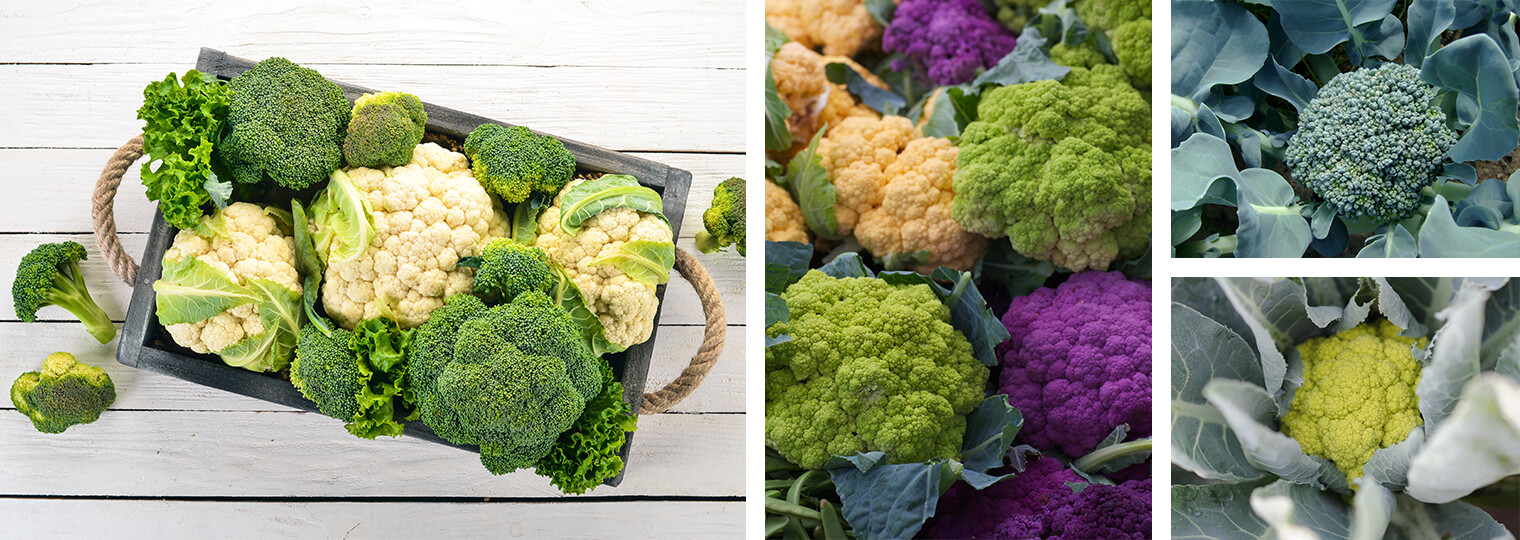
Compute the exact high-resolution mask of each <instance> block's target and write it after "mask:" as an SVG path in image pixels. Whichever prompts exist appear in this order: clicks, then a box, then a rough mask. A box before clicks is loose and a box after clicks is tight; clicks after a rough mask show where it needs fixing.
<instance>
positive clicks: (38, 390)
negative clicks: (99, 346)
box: [11, 352, 116, 433]
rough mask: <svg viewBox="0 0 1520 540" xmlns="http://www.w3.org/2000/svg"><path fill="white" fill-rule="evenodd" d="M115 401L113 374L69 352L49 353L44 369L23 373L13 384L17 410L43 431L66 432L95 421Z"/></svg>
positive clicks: (12, 394) (12, 389)
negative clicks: (77, 358) (71, 427)
mask: <svg viewBox="0 0 1520 540" xmlns="http://www.w3.org/2000/svg"><path fill="white" fill-rule="evenodd" d="M113 401H116V385H115V384H114V383H112V382H111V376H110V375H107V374H106V371H105V370H103V369H100V368H98V367H95V366H91V365H89V364H82V363H80V362H79V361H78V360H75V359H74V355H72V354H69V353H66V352H56V353H53V354H50V355H48V357H47V360H46V361H44V362H43V363H42V371H40V372H39V371H28V372H26V373H22V374H21V376H20V377H17V378H16V382H15V383H14V384H11V402H12V403H14V404H15V405H16V411H18V412H20V413H21V414H24V415H26V416H27V417H28V418H31V419H32V426H33V427H35V428H37V431H41V432H43V433H63V430H66V429H68V428H69V426H72V425H75V424H88V423H90V422H94V421H95V420H98V419H100V413H101V411H104V410H106V407H110V406H111V402H113Z"/></svg>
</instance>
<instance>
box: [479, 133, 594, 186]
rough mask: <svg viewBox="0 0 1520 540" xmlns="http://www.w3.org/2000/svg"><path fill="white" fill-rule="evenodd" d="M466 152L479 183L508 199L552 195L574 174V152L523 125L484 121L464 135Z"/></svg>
mask: <svg viewBox="0 0 1520 540" xmlns="http://www.w3.org/2000/svg"><path fill="white" fill-rule="evenodd" d="M464 154H465V155H466V156H468V157H469V158H470V164H471V165H470V170H471V171H472V172H474V173H475V179H476V180H479V181H480V185H482V186H485V188H486V191H489V192H491V193H492V194H495V195H496V196H498V197H501V199H502V200H503V201H506V202H509V203H520V202H523V201H525V200H527V199H528V197H530V196H534V195H537V196H542V197H553V196H554V195H555V194H557V193H559V190H560V188H561V187H564V185H565V184H566V183H568V182H570V177H571V176H572V175H574V174H575V156H574V155H572V154H570V151H569V150H566V149H565V145H564V144H563V143H561V142H559V139H555V138H554V137H548V136H539V135H534V134H533V132H532V131H529V130H528V128H525V127H522V126H512V127H505V126H502V125H499V124H481V125H480V126H479V127H476V128H475V131H472V132H470V136H469V137H467V138H465V140H464Z"/></svg>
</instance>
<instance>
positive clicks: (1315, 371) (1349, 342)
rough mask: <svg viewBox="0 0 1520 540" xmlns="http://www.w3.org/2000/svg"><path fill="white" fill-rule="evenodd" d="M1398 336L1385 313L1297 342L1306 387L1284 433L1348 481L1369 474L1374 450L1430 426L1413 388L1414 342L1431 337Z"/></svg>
mask: <svg viewBox="0 0 1520 540" xmlns="http://www.w3.org/2000/svg"><path fill="white" fill-rule="evenodd" d="M1398 334H1399V328H1398V327H1397V326H1394V324H1393V323H1391V322H1388V320H1386V319H1384V320H1380V321H1378V322H1376V323H1363V324H1361V325H1358V326H1357V327H1355V328H1352V329H1350V330H1346V331H1344V332H1340V333H1338V334H1335V335H1333V336H1329V337H1322V338H1314V339H1311V340H1308V341H1305V342H1303V343H1302V344H1300V345H1299V346H1298V354H1299V356H1300V357H1302V358H1303V362H1304V385H1303V387H1302V388H1299V389H1298V393H1297V394H1295V395H1294V396H1293V404H1292V405H1291V406H1290V407H1289V409H1288V414H1287V415H1286V416H1284V417H1283V419H1282V430H1283V433H1285V434H1287V435H1288V436H1290V437H1293V438H1294V439H1297V440H1298V444H1299V445H1300V446H1302V447H1303V449H1304V452H1305V453H1308V454H1310V455H1315V456H1320V457H1323V458H1325V459H1328V460H1330V461H1332V462H1334V463H1335V466H1336V467H1337V468H1339V469H1340V470H1341V472H1344V473H1346V480H1347V481H1348V482H1349V481H1352V480H1355V479H1357V478H1358V477H1360V476H1362V466H1364V465H1366V464H1367V461H1368V460H1370V459H1372V453H1373V452H1374V451H1376V450H1378V449H1380V448H1387V447H1389V446H1392V445H1394V444H1396V443H1399V442H1402V441H1403V440H1404V439H1405V438H1406V437H1408V436H1409V432H1410V431H1411V430H1413V429H1414V428H1416V427H1418V426H1420V425H1423V424H1424V421H1423V420H1422V419H1421V418H1420V408H1419V399H1418V398H1417V397H1416V396H1415V393H1414V389H1415V385H1416V384H1418V383H1419V382H1420V362H1419V361H1418V360H1415V358H1414V354H1413V353H1411V352H1410V347H1412V346H1415V345H1419V346H1421V347H1424V346H1425V340H1424V339H1420V340H1415V339H1412V338H1406V337H1402V336H1399V335H1398ZM1352 485H1353V486H1354V485H1355V484H1354V483H1353V484H1352Z"/></svg>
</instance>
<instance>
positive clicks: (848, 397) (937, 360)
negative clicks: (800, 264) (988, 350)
mask: <svg viewBox="0 0 1520 540" xmlns="http://www.w3.org/2000/svg"><path fill="white" fill-rule="evenodd" d="M781 296H782V299H784V300H785V301H786V305H787V308H788V310H789V311H790V318H789V319H788V320H786V321H783V322H779V323H776V324H773V325H771V326H770V327H769V328H767V329H766V335H768V336H773V337H774V336H777V335H781V334H786V335H789V336H791V338H792V339H791V340H790V341H786V342H782V343H778V344H776V345H772V346H770V347H766V349H765V369H766V375H765V440H766V444H767V445H768V446H770V447H771V448H774V449H776V451H777V452H779V453H780V454H781V455H782V456H783V457H785V458H786V459H787V460H788V461H791V462H793V463H796V464H797V465H800V466H802V467H805V468H810V469H816V468H819V467H821V466H823V464H824V462H826V461H827V460H828V459H829V457H830V456H836V455H850V454H853V453H856V452H870V451H881V452H883V453H885V457H884V458H883V459H884V460H885V461H884V463H911V462H916V461H926V460H929V459H936V458H938V459H956V458H957V457H958V456H959V455H960V449H961V443H962V438H963V436H964V435H965V431H966V415H967V414H969V413H970V412H971V411H972V410H973V409H975V408H976V407H977V405H978V404H980V403H981V401H982V394H983V390H984V388H985V386H986V383H987V375H988V371H987V367H986V366H984V365H982V363H981V362H979V361H977V359H976V357H975V356H973V355H972V347H971V343H970V342H969V341H967V340H966V336H965V335H963V334H961V333H960V331H958V330H956V329H955V327H954V326H951V325H950V322H949V321H950V310H949V308H947V307H945V305H944V304H943V303H941V302H940V299H939V298H938V297H937V296H936V295H935V294H934V292H933V291H931V290H930V289H929V287H928V286H927V285H922V284H919V285H894V284H892V283H889V282H887V281H884V280H880V279H876V278H865V277H861V278H843V279H838V278H834V277H830V276H829V275H827V274H824V273H823V272H820V271H817V270H813V271H810V272H808V273H807V275H805V276H803V278H802V279H801V280H800V281H798V282H797V283H794V284H792V286H791V287H789V288H787V290H786V292H785V293H783V294H782V295H781Z"/></svg>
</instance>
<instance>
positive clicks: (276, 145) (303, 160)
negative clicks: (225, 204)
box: [216, 57, 351, 189]
mask: <svg viewBox="0 0 1520 540" xmlns="http://www.w3.org/2000/svg"><path fill="white" fill-rule="evenodd" d="M228 86H229V94H228V96H229V97H228V108H227V126H228V130H227V132H226V136H225V137H223V138H222V142H221V144H220V145H219V146H217V147H216V150H217V153H218V155H220V156H221V159H222V161H223V162H224V163H226V164H227V166H228V167H229V168H230V169H232V177H233V179H235V180H237V181H238V182H240V183H245V184H246V183H257V182H261V181H263V180H264V179H265V178H269V179H272V180H274V181H275V183H277V184H279V185H281V186H284V187H287V188H290V189H303V188H305V187H306V186H309V185H312V184H315V183H317V182H321V181H322V180H323V179H325V178H327V175H328V174H329V173H331V172H333V171H334V170H337V168H338V166H340V165H342V164H343V135H344V132H345V129H346V128H347V127H348V120H349V115H350V114H351V110H350V106H349V103H348V99H347V98H345V97H343V90H342V89H341V88H338V85H336V84H333V83H332V82H331V81H328V80H327V79H324V78H322V74H320V73H317V72H316V70H312V69H307V68H303V67H301V66H299V65H296V64H295V63H294V62H291V61H290V60H286V59H284V58H280V57H271V58H267V59H264V60H263V61H261V62H259V63H258V64H257V65H255V66H254V67H253V69H250V70H248V71H245V72H243V73H242V74H241V75H238V76H237V77H233V78H232V82H231V83H229V85H228Z"/></svg>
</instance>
